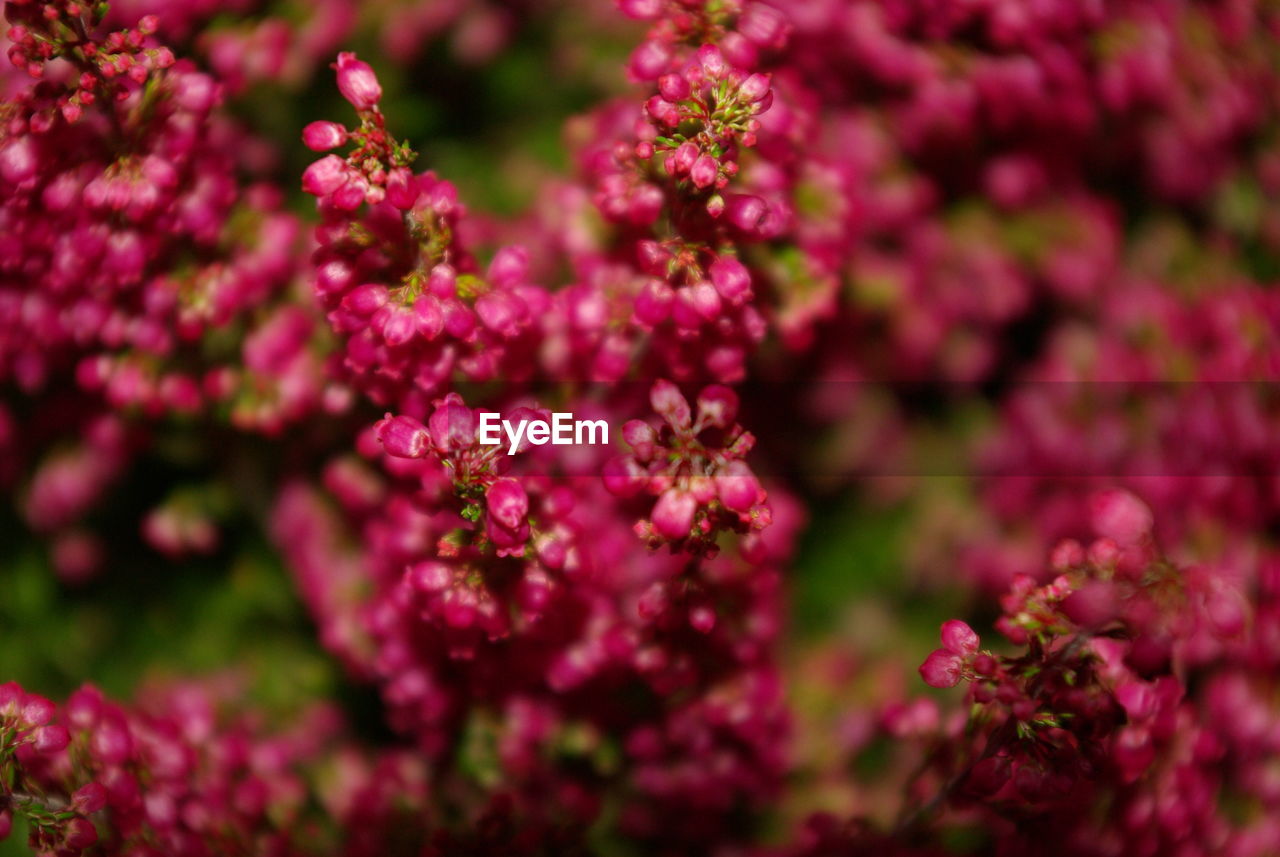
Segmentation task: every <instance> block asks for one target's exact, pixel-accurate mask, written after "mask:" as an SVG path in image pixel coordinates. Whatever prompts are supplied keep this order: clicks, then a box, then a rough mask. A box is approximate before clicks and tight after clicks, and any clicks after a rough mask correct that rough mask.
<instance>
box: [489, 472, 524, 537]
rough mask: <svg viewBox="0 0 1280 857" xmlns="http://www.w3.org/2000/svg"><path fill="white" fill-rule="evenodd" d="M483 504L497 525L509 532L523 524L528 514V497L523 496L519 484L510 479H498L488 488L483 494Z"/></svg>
mask: <svg viewBox="0 0 1280 857" xmlns="http://www.w3.org/2000/svg"><path fill="white" fill-rule="evenodd" d="M485 503H486V504H487V505H488V508H489V514H490V515H492V516H493V517H494V518H495V519H496V520H497V521H498V523H500V524H502V525H503V526H504V527H506V528H507V529H510V530H514V529H516V528H518V527H519V526H520V525H521V524H523V523H524V520H525V516H526V515H528V514H529V495H527V494H525V491H524V488H522V487H521V486H520V483H519V482H518V481H517V480H515V479H512V478H510V477H505V478H503V479H499V480H498V481H496V482H494V483H493V484H492V485H490V486H489V490H488V491H486V492H485Z"/></svg>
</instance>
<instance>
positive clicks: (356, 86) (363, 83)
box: [334, 51, 382, 110]
mask: <svg viewBox="0 0 1280 857" xmlns="http://www.w3.org/2000/svg"><path fill="white" fill-rule="evenodd" d="M334 68H336V69H337V70H338V91H339V92H341V93H342V97H343V98H345V99H347V101H350V102H351V104H352V105H353V106H354V107H355V108H356V109H357V110H368V109H370V108H372V107H374V106H375V105H377V103H378V101H379V100H380V99H381V98H382V87H381V86H380V85H379V84H378V78H377V76H376V75H375V74H374V73H373V69H372V68H370V67H369V64H368V63H364V62H361V61H360V60H358V59H356V55H355V54H353V53H350V52H349V51H344V52H343V53H340V54H338V61H337V63H335V64H334Z"/></svg>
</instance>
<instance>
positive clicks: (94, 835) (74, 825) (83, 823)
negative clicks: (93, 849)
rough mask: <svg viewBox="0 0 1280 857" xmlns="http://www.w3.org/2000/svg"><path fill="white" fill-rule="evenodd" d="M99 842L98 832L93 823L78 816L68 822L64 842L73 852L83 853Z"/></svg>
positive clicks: (64, 832)
mask: <svg viewBox="0 0 1280 857" xmlns="http://www.w3.org/2000/svg"><path fill="white" fill-rule="evenodd" d="M97 841H98V830H97V828H95V827H94V826H93V822H92V821H90V820H89V819H87V818H84V817H83V816H76V817H75V818H73V819H71V820H70V821H68V822H67V826H66V828H65V830H64V831H63V842H64V843H65V844H66V847H67V848H68V849H69V850H72V851H83V850H84V849H86V848H89V847H90V846H92V845H94V844H95V843H96V842H97Z"/></svg>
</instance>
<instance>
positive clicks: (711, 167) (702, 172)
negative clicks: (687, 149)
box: [689, 155, 720, 187]
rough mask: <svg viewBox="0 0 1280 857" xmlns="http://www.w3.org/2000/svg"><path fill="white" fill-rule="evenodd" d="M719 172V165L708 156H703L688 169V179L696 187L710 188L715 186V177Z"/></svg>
mask: <svg viewBox="0 0 1280 857" xmlns="http://www.w3.org/2000/svg"><path fill="white" fill-rule="evenodd" d="M719 172H720V164H719V162H717V161H716V159H715V158H713V157H711V156H710V155H703V156H701V157H700V158H698V160H696V161H694V163H693V166H692V167H690V168H689V178H690V179H692V180H693V183H694V184H695V185H697V186H698V187H711V185H713V184H715V181H716V175H717V174H718V173H719Z"/></svg>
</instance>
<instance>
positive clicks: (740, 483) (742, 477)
mask: <svg viewBox="0 0 1280 857" xmlns="http://www.w3.org/2000/svg"><path fill="white" fill-rule="evenodd" d="M716 492H717V494H718V495H719V497H720V502H721V503H723V504H724V505H725V508H727V509H730V510H732V511H734V512H747V511H750V510H751V507H752V506H754V505H755V504H756V503H757V502H758V501H759V499H760V483H759V482H758V481H757V480H756V477H755V474H754V473H752V472H751V468H750V467H748V466H747V464H746V462H744V461H731V462H729V464H728V466H727V467H726V468H725V471H724V475H722V476H718V477H716Z"/></svg>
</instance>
